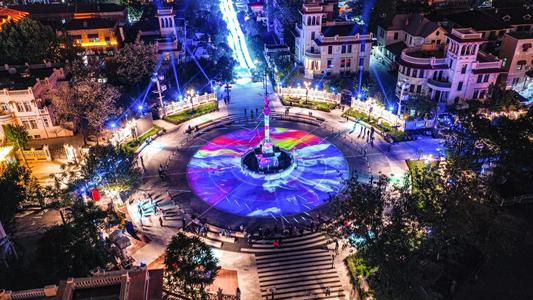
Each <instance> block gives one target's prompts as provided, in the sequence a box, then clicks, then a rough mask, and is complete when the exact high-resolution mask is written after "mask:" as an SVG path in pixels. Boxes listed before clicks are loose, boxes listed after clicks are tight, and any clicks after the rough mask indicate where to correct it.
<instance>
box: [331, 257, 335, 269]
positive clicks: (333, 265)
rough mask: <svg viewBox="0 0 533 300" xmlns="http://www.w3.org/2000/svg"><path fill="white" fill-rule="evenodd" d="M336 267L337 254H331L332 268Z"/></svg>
mask: <svg viewBox="0 0 533 300" xmlns="http://www.w3.org/2000/svg"><path fill="white" fill-rule="evenodd" d="M334 267H335V255H334V254H331V268H332V269H333V268H334Z"/></svg>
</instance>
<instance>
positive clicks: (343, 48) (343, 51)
mask: <svg viewBox="0 0 533 300" xmlns="http://www.w3.org/2000/svg"><path fill="white" fill-rule="evenodd" d="M341 53H346V45H342V47H341Z"/></svg>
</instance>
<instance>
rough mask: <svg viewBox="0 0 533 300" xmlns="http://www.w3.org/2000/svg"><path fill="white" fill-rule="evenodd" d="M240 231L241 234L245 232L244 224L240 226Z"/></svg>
mask: <svg viewBox="0 0 533 300" xmlns="http://www.w3.org/2000/svg"><path fill="white" fill-rule="evenodd" d="M239 229H240V230H241V232H244V224H241V226H239Z"/></svg>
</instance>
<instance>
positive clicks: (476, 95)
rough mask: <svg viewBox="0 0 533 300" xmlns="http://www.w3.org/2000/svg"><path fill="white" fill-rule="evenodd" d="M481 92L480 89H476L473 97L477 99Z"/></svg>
mask: <svg viewBox="0 0 533 300" xmlns="http://www.w3.org/2000/svg"><path fill="white" fill-rule="evenodd" d="M478 94H479V91H474V95H472V99H477V97H478Z"/></svg>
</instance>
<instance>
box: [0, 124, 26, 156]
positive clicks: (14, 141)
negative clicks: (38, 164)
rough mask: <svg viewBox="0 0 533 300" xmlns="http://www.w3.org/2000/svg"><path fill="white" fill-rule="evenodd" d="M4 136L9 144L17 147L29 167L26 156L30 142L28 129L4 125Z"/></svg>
mask: <svg viewBox="0 0 533 300" xmlns="http://www.w3.org/2000/svg"><path fill="white" fill-rule="evenodd" d="M4 134H5V136H6V139H7V141H8V143H10V144H11V145H13V146H15V147H16V149H17V150H19V151H20V154H21V156H22V160H23V161H24V164H26V166H28V162H27V161H26V156H24V149H25V148H26V147H27V146H28V140H29V136H28V131H27V130H26V128H24V127H23V126H20V125H11V124H8V125H4Z"/></svg>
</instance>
